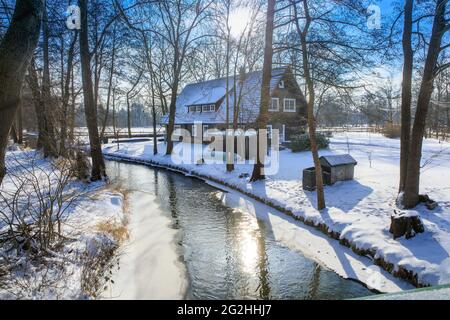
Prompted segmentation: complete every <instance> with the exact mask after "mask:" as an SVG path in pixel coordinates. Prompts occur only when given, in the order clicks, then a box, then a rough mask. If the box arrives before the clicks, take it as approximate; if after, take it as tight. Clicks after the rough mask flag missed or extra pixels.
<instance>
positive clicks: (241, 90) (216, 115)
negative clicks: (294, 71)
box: [161, 68, 287, 124]
mask: <svg viewBox="0 0 450 320" xmlns="http://www.w3.org/2000/svg"><path fill="white" fill-rule="evenodd" d="M286 71H287V68H274V69H272V79H271V81H270V90H273V89H274V88H275V87H276V86H277V84H278V82H279V81H280V80H281V78H282V76H283V75H284V74H285V73H286ZM261 82H262V71H254V72H250V73H247V74H245V80H244V82H243V83H242V85H241V84H240V83H238V84H237V86H236V96H237V97H238V99H239V100H240V113H239V118H240V119H239V122H240V123H249V122H253V121H255V120H256V117H257V116H258V114H259V104H260V98H261ZM228 84H229V93H228V101H229V105H230V110H229V111H230V112H229V119H230V121H232V119H233V108H232V106H233V104H234V98H235V97H234V90H233V87H234V77H229V78H228ZM226 87H227V78H220V79H214V80H209V81H204V82H199V83H194V84H188V85H187V86H186V87H185V88H184V89H183V91H181V93H180V95H179V96H178V98H177V107H176V114H175V123H176V124H189V123H194V122H203V123H205V124H206V123H208V124H217V123H225V121H226V103H227V99H226ZM221 99H223V101H222V103H221V105H220V107H219V110H218V111H217V112H195V113H193V112H188V107H189V106H192V105H203V104H215V103H217V102H219V101H220V100H221ZM167 123H168V115H164V116H163V117H162V118H161V124H167Z"/></svg>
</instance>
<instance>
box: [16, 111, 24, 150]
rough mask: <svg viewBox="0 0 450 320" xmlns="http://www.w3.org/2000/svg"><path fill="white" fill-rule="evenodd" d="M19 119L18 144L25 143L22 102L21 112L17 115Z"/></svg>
mask: <svg viewBox="0 0 450 320" xmlns="http://www.w3.org/2000/svg"><path fill="white" fill-rule="evenodd" d="M16 119H17V143H18V144H22V143H23V107H22V102H21V103H20V104H19V110H18V111H17V114H16Z"/></svg>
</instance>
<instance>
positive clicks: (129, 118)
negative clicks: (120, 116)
mask: <svg viewBox="0 0 450 320" xmlns="http://www.w3.org/2000/svg"><path fill="white" fill-rule="evenodd" d="M127 128H128V138H131V106H130V97H129V95H128V93H127Z"/></svg>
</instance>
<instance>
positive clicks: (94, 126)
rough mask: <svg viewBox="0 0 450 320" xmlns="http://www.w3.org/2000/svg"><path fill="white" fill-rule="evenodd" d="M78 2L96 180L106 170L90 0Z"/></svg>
mask: <svg viewBox="0 0 450 320" xmlns="http://www.w3.org/2000/svg"><path fill="white" fill-rule="evenodd" d="M78 4H79V7H80V13H81V30H80V57H81V73H82V80H83V95H84V112H85V115H86V124H87V127H88V131H89V144H90V147H91V158H92V173H91V180H92V181H96V180H100V179H102V178H103V177H106V170H105V161H104V159H103V154H102V148H101V144H100V137H99V133H98V123H97V107H96V103H95V100H94V90H93V85H92V74H91V66H90V60H91V59H90V54H89V39H88V15H87V8H88V0H79V1H78Z"/></svg>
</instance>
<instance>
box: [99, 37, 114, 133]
mask: <svg viewBox="0 0 450 320" xmlns="http://www.w3.org/2000/svg"><path fill="white" fill-rule="evenodd" d="M115 58H116V30H115V29H114V33H113V43H112V52H111V66H110V70H109V79H108V94H107V96H106V111H105V118H104V119H103V126H102V131H101V133H100V138H101V139H103V136H104V135H105V129H106V125H107V123H108V115H109V105H110V103H111V90H112V82H113V76H114V67H115V65H114V62H115Z"/></svg>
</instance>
